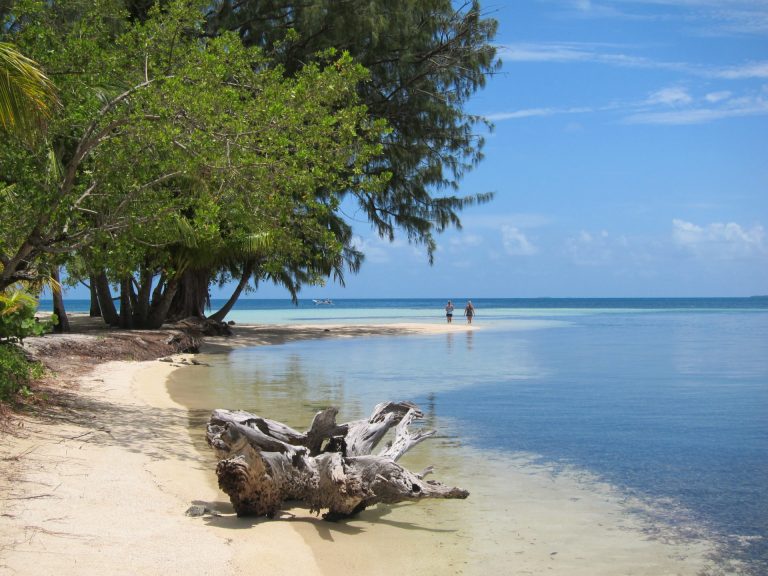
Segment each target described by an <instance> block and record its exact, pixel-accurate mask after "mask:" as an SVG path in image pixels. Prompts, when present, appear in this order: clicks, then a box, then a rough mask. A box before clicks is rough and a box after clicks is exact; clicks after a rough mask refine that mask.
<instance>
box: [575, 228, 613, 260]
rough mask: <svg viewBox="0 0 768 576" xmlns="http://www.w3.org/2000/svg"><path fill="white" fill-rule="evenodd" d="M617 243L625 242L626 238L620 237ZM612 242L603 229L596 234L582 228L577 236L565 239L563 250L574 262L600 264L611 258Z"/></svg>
mask: <svg viewBox="0 0 768 576" xmlns="http://www.w3.org/2000/svg"><path fill="white" fill-rule="evenodd" d="M619 243H621V244H626V240H625V239H624V238H620V239H619ZM612 244H613V240H612V239H611V237H610V235H609V234H608V232H606V231H605V230H601V231H600V232H598V233H596V234H592V233H590V232H588V231H586V230H582V231H581V232H580V233H579V234H578V236H574V237H571V238H568V239H567V240H566V241H565V250H566V252H567V253H568V254H569V255H570V257H571V259H572V260H573V262H574V263H575V264H578V265H580V266H601V265H604V264H608V263H610V262H611V261H612V260H613V247H612Z"/></svg>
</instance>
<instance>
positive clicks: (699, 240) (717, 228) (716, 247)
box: [672, 218, 768, 260]
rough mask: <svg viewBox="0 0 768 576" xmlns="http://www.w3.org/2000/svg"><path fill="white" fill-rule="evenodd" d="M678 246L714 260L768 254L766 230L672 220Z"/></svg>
mask: <svg viewBox="0 0 768 576" xmlns="http://www.w3.org/2000/svg"><path fill="white" fill-rule="evenodd" d="M672 239H673V241H674V242H675V244H676V245H677V246H678V247H680V248H682V249H684V250H686V251H688V252H690V253H692V254H693V255H695V256H697V257H699V258H703V259H712V260H729V259H739V258H750V257H754V256H765V255H768V245H767V244H766V240H765V230H764V228H763V227H762V226H761V225H759V224H758V225H755V226H753V227H752V228H744V227H742V226H741V225H739V224H737V223H735V222H728V223H725V224H723V223H720V222H713V223H711V224H707V225H705V226H699V225H697V224H694V223H692V222H687V221H685V220H681V219H678V218H675V219H674V220H672Z"/></svg>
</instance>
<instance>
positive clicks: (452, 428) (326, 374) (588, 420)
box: [171, 298, 768, 575]
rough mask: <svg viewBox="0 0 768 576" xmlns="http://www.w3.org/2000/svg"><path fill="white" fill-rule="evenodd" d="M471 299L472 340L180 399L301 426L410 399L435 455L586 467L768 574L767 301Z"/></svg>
mask: <svg viewBox="0 0 768 576" xmlns="http://www.w3.org/2000/svg"><path fill="white" fill-rule="evenodd" d="M444 302H445V301H444V300H443V299H439V300H437V299H435V300H407V301H404V300H394V301H339V302H337V303H336V304H334V305H333V306H316V305H313V304H311V302H306V301H305V302H301V303H300V305H299V307H294V306H291V305H290V303H289V302H287V301H255V302H250V303H249V302H244V303H242V304H241V308H240V309H238V310H236V311H235V313H234V314H233V316H232V317H233V319H234V320H235V321H236V322H249V323H253V322H258V323H288V324H290V323H348V324H358V323H379V322H403V321H405V322H434V323H438V322H440V323H442V322H443V321H444V320H443V317H442V306H443V305H444ZM474 302H475V304H476V305H477V308H478V315H477V317H476V320H475V322H476V324H477V325H478V327H480V328H481V329H479V330H476V331H473V332H464V331H460V330H457V331H456V332H455V333H448V334H439V335H432V336H403V337H364V338H357V339H333V338H329V339H322V340H311V341H299V342H292V343H289V344H285V345H280V346H262V347H257V348H248V349H241V350H236V351H234V352H232V353H230V354H228V355H226V356H219V357H216V358H213V359H212V360H211V362H212V367H211V368H210V369H209V370H207V371H206V372H199V371H198V372H195V371H194V370H195V369H190V370H188V371H183V372H185V374H186V375H185V376H184V377H183V378H180V381H183V382H184V388H185V390H184V395H185V397H186V398H189V397H190V396H194V397H195V398H197V402H196V404H195V406H194V407H195V408H200V409H202V410H203V411H205V410H208V409H211V408H214V407H231V408H243V409H246V410H251V411H254V412H257V413H262V414H264V415H269V416H270V417H273V418H277V419H283V420H285V421H286V423H288V424H290V425H293V426H296V427H299V428H302V427H305V426H306V424H307V423H308V422H309V419H310V418H311V415H312V413H313V412H314V411H315V410H317V409H319V408H322V407H325V406H328V405H335V406H338V407H339V408H340V409H341V415H340V418H341V419H342V420H349V419H352V418H357V417H360V416H363V415H365V414H367V413H368V412H369V411H370V409H371V408H372V406H373V405H374V404H376V403H377V402H379V401H382V400H385V399H410V400H414V401H416V402H417V403H419V404H420V405H421V406H422V407H423V408H424V409H425V411H427V413H428V424H429V425H430V426H433V427H436V428H437V429H438V430H439V431H440V432H441V437H440V439H438V441H439V442H443V443H448V445H450V444H451V443H453V444H455V445H456V446H457V449H472V450H475V451H476V450H488V451H489V453H490V452H493V453H494V454H499V453H501V454H505V453H506V454H508V455H509V456H510V457H516V456H519V455H520V454H525V455H527V456H528V457H531V458H533V459H534V460H536V461H538V462H544V463H547V464H549V465H552V466H555V467H558V466H560V467H568V468H571V469H577V470H583V471H584V472H586V473H588V474H590V475H594V477H596V478H599V479H600V480H603V481H605V482H608V483H610V484H611V485H613V486H615V487H617V489H619V490H620V491H621V492H623V493H624V494H626V495H627V497H634V498H637V499H639V500H640V501H644V502H647V503H649V505H650V506H649V509H652V510H653V512H652V515H653V518H652V519H651V520H652V521H653V522H657V523H660V524H661V523H663V524H664V525H668V526H672V527H678V528H679V529H680V533H681V534H686V533H687V534H697V535H700V534H706V535H707V537H708V538H712V539H713V540H715V541H716V542H718V543H719V545H720V553H721V555H722V558H724V559H738V560H741V561H743V562H745V565H746V568H745V572H744V573H747V574H753V575H758V574H768V491H766V490H765V487H766V486H767V485H768V353H766V352H768V345H767V343H768V299H766V298H751V299H747V298H745V299H672V300H664V299H648V300H644V299H634V300H621V299H618V300H552V299H541V300H481V299H479V300H474ZM456 303H457V308H459V309H460V306H463V301H462V300H457V301H456ZM454 322H456V323H458V324H461V323H463V319H462V318H461V316H459V315H457V316H456V318H455V320H454ZM171 391H172V392H173V385H172V386H171ZM265 408H266V409H268V410H269V414H267V413H265V412H264V410H265ZM646 512H647V511H646Z"/></svg>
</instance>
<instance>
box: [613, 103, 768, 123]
mask: <svg viewBox="0 0 768 576" xmlns="http://www.w3.org/2000/svg"><path fill="white" fill-rule="evenodd" d="M705 100H706V98H705ZM766 114H768V100H766V99H765V98H763V97H762V96H758V97H750V96H747V97H742V98H730V99H727V100H720V101H717V102H711V101H707V105H704V106H691V107H680V108H678V109H675V110H662V111H653V110H639V111H637V112H635V113H633V114H630V115H629V116H627V117H626V118H624V120H623V122H624V123H625V124H667V125H684V124H705V123H707V122H713V121H715V120H722V119H725V118H741V117H744V116H764V115H766Z"/></svg>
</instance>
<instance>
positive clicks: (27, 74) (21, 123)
mask: <svg viewBox="0 0 768 576" xmlns="http://www.w3.org/2000/svg"><path fill="white" fill-rule="evenodd" d="M56 103H57V98H56V90H55V88H54V86H53V83H52V82H51V81H50V80H49V79H48V78H47V77H46V76H45V74H44V73H43V72H42V71H41V70H40V69H39V67H38V66H37V64H36V63H35V62H33V61H32V60H30V59H29V58H27V57H26V56H24V55H23V54H21V53H20V52H19V51H18V50H17V49H16V48H15V47H14V46H13V45H11V44H7V43H5V42H0V126H1V127H2V128H3V129H5V130H7V131H12V132H14V133H16V134H17V135H19V136H21V137H26V138H29V137H30V136H32V135H33V134H36V133H37V131H38V130H39V129H40V128H41V126H42V124H43V123H44V122H45V121H46V120H47V119H48V118H49V117H50V115H51V111H52V109H53V108H55V106H56Z"/></svg>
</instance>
